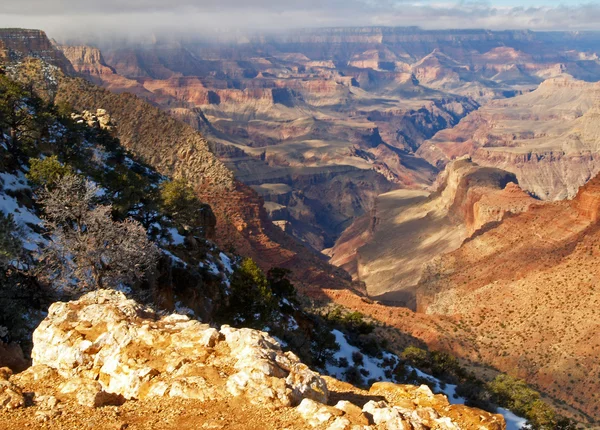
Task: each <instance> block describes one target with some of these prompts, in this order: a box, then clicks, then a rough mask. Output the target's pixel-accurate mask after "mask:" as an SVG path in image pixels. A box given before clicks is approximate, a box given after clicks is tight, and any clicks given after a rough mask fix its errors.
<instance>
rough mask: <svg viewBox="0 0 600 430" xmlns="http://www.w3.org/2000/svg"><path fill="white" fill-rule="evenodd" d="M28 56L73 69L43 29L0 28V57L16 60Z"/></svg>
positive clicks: (66, 68) (69, 69) (64, 68)
mask: <svg viewBox="0 0 600 430" xmlns="http://www.w3.org/2000/svg"><path fill="white" fill-rule="evenodd" d="M30 56H33V57H36V58H40V59H42V60H44V61H46V62H48V63H50V64H52V65H55V66H57V67H60V68H61V69H62V70H65V71H68V72H72V71H73V67H72V66H71V63H70V62H69V60H67V58H66V57H65V56H64V55H63V54H62V52H61V51H58V50H56V49H55V48H54V46H53V45H52V43H51V42H50V40H49V39H48V37H47V36H46V33H44V32H43V31H41V30H26V29H21V28H2V29H0V57H3V58H5V59H7V60H9V61H17V60H20V59H24V58H25V57H30Z"/></svg>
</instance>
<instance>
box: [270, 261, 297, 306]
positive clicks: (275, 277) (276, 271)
mask: <svg viewBox="0 0 600 430" xmlns="http://www.w3.org/2000/svg"><path fill="white" fill-rule="evenodd" d="M290 273H291V271H290V270H288V269H283V268H281V267H273V268H272V269H271V270H269V271H268V272H267V281H268V282H269V285H270V286H271V290H272V291H273V294H275V296H277V297H281V298H283V297H285V298H288V299H289V298H294V297H295V296H296V288H295V287H294V285H293V284H292V282H291V281H290V280H289V279H288V276H289V275H290Z"/></svg>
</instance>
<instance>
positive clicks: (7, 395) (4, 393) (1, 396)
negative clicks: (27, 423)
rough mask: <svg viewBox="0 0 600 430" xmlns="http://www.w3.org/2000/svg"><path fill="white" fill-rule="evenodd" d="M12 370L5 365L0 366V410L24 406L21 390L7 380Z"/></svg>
mask: <svg viewBox="0 0 600 430" xmlns="http://www.w3.org/2000/svg"><path fill="white" fill-rule="evenodd" d="M11 375H12V371H11V370H10V369H8V368H7V367H1V368H0V410H2V409H17V408H22V407H23V406H25V397H23V391H22V390H21V388H19V387H18V386H17V385H15V384H13V383H12V382H10V381H9V377H10V376H11Z"/></svg>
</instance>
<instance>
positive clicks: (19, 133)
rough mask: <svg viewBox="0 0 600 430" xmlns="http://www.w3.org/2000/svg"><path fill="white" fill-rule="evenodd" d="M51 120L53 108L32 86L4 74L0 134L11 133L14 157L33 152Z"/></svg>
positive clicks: (0, 93)
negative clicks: (36, 93) (25, 85)
mask: <svg viewBox="0 0 600 430" xmlns="http://www.w3.org/2000/svg"><path fill="white" fill-rule="evenodd" d="M51 122H52V115H51V113H50V112H49V107H48V106H47V105H46V103H44V102H43V101H42V100H41V99H40V98H39V97H37V96H35V94H34V92H33V90H32V89H30V88H29V89H28V88H25V87H24V86H22V85H21V84H19V83H17V82H15V81H13V80H12V79H10V78H8V77H7V76H6V75H0V133H2V134H7V135H9V136H10V138H9V139H8V141H7V142H6V144H7V145H8V148H9V151H10V152H11V153H12V154H13V155H14V156H22V155H25V154H28V153H30V152H31V151H32V149H33V147H34V145H35V144H36V142H38V141H39V139H41V138H42V137H44V136H45V135H47V134H48V127H49V125H50V123H51Z"/></svg>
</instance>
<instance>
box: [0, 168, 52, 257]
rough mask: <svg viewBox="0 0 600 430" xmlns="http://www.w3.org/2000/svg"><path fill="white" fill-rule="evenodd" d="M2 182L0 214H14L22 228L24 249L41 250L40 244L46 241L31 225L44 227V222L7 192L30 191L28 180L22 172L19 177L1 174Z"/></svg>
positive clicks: (16, 221) (0, 179)
mask: <svg viewBox="0 0 600 430" xmlns="http://www.w3.org/2000/svg"><path fill="white" fill-rule="evenodd" d="M0 181H1V183H2V187H1V188H0V212H2V213H4V214H5V215H9V214H12V215H13V217H14V220H15V223H16V224H17V225H18V226H19V227H20V228H21V230H22V232H23V237H22V238H21V239H22V240H23V247H24V248H25V249H27V250H29V251H34V250H36V249H38V248H39V245H38V244H39V243H45V242H46V241H45V239H44V238H43V237H42V236H41V235H39V234H38V233H36V232H35V231H33V229H32V228H31V227H30V226H29V225H38V226H41V225H42V220H41V219H40V218H38V216H37V215H35V214H34V213H33V212H32V211H30V210H29V209H28V208H26V207H25V206H21V205H20V204H19V202H18V201H17V199H16V198H15V197H13V196H10V195H8V194H6V191H17V190H23V189H29V185H28V183H27V179H25V176H24V175H23V173H22V172H19V174H17V175H12V174H10V173H0Z"/></svg>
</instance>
